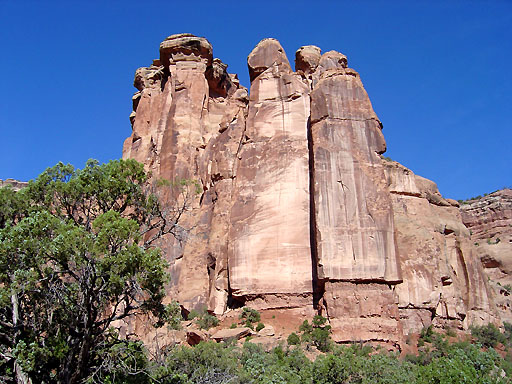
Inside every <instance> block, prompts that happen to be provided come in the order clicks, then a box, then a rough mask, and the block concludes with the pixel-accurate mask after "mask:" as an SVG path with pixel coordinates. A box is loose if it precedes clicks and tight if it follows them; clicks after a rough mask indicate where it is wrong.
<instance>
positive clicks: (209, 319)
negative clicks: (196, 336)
mask: <svg viewBox="0 0 512 384" xmlns="http://www.w3.org/2000/svg"><path fill="white" fill-rule="evenodd" d="M196 322H197V325H198V326H199V328H201V329H210V328H212V327H216V326H217V325H219V319H217V318H216V317H215V316H213V315H210V314H209V313H208V312H204V313H203V314H201V315H200V316H199V317H198V318H197V320H196Z"/></svg>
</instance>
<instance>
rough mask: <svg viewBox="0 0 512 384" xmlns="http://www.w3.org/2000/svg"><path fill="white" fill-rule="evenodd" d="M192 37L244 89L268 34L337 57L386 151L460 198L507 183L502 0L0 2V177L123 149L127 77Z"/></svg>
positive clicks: (505, 7)
mask: <svg viewBox="0 0 512 384" xmlns="http://www.w3.org/2000/svg"><path fill="white" fill-rule="evenodd" d="M182 32H190V33H194V34H196V35H200V36H204V37H206V38H208V40H209V41H210V42H211V43H212V45H213V49H214V56H216V57H219V58H220V59H221V60H223V61H224V62H225V63H227V64H228V65H229V71H230V72H232V73H238V75H239V77H240V78H241V81H242V83H243V84H244V85H246V86H248V85H249V80H248V73H247V66H246V57H247V55H248V53H249V52H250V51H251V50H252V48H253V47H254V46H255V45H256V44H257V43H258V41H259V40H261V39H262V38H265V37H275V38H277V39H278V40H279V41H280V42H281V44H282V45H283V47H284V48H285V50H286V52H287V54H288V58H289V59H290V62H293V59H294V53H295V50H296V49H297V48H299V47H300V46H301V45H307V44H314V45H318V46H319V47H320V48H322V50H323V51H328V50H333V49H334V50H337V51H340V52H342V53H344V54H345V55H347V57H348V60H349V66H350V67H352V68H354V69H356V70H357V71H358V72H359V73H360V74H361V78H362V80H363V83H364V85H365V88H366V90H367V91H368V93H369V95H370V99H371V101H372V103H373V107H374V109H375V111H376V112H377V115H378V116H379V117H380V119H381V120H382V122H383V124H384V135H385V137H386V141H387V144H388V152H387V155H388V156H390V157H391V158H393V159H395V160H397V161H399V162H401V163H402V164H404V165H405V166H407V167H409V168H411V169H412V170H413V171H414V172H415V173H416V174H419V175H422V176H424V177H427V178H429V179H432V180H434V181H435V182H436V183H437V184H438V186H439V189H440V190H441V193H443V195H445V196H446V197H451V198H456V199H464V198H468V197H471V196H475V195H480V194H483V193H484V192H491V191H494V190H496V189H500V188H502V187H503V186H511V185H512V150H511V148H512V96H511V95H512V64H511V63H512V1H439V2H436V1H417V0H415V1H404V2H393V1H357V2H344V1H332V2H331V1H324V2H318V3H317V2H312V1H298V0H294V1H289V2H288V1H277V0H275V1H262V0H260V1H257V2H252V1H242V0H240V1H207V2H206V1H205V2H202V1H176V2H175V1H152V2H144V1H137V2H134V1H133V2H132V1H108V2H107V1H83V2H79V1H62V2H54V1H23V0H17V1H9V0H7V1H6V0H0V41H1V42H2V46H1V54H0V68H1V71H0V73H1V74H2V82H1V84H2V88H1V93H0V138H1V143H2V146H1V150H0V157H1V158H0V179H6V178H15V179H19V180H28V179H31V178H34V177H36V176H37V175H38V174H39V173H40V172H42V171H43V170H44V169H45V168H47V167H49V166H52V165H54V164H56V163H57V162H58V161H62V162H65V163H72V164H73V165H75V166H77V167H82V166H83V165H84V163H85V161H86V160H87V159H89V158H96V159H99V160H100V161H102V162H104V161H108V160H109V159H116V158H120V157H121V150H122V143H123V140H124V139H125V138H126V137H127V136H128V135H129V134H130V132H131V127H130V123H129V120H128V115H129V114H130V112H131V96H132V94H133V92H134V91H135V89H134V88H133V86H132V82H133V74H134V71H135V69H137V67H141V66H147V65H149V64H150V63H151V60H152V59H153V58H157V57H158V46H159V43H160V41H161V40H163V39H164V38H165V37H166V36H168V35H171V34H175V33H182Z"/></svg>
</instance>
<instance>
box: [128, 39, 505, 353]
mask: <svg viewBox="0 0 512 384" xmlns="http://www.w3.org/2000/svg"><path fill="white" fill-rule="evenodd" d="M247 64H248V69H249V74H250V79H251V87H250V92H249V93H248V92H247V90H246V89H245V88H244V87H242V86H240V84H239V82H238V80H237V77H236V75H232V74H229V73H228V72H227V65H226V64H224V63H222V62H221V61H220V60H219V59H215V58H213V50H212V47H211V45H210V44H209V42H208V41H207V40H206V39H204V38H201V37H196V36H193V35H189V34H181V35H173V36H170V37H168V38H167V39H165V40H164V41H163V42H162V43H161V45H160V58H159V59H157V60H154V61H153V64H152V65H151V66H149V67H147V68H140V69H138V70H137V72H136V75H135V81H134V85H135V87H136V88H137V89H138V92H137V93H135V95H134V97H133V109H134V111H133V113H132V114H131V116H130V119H131V121H132V124H133V132H132V135H131V136H130V137H129V138H128V139H127V140H126V141H125V144H124V148H123V157H125V158H128V157H131V158H135V159H137V160H139V161H141V162H143V163H144V164H145V167H146V169H147V170H149V171H151V172H152V179H153V183H154V188H155V190H156V191H157V192H158V194H160V196H161V198H162V199H163V200H164V201H166V202H167V205H168V207H169V209H170V210H172V209H175V208H176V206H177V207H178V208H179V207H181V211H179V209H178V211H179V212H180V214H181V216H180V225H181V226H182V227H183V230H182V232H181V236H178V237H177V238H174V237H173V238H166V239H163V241H162V242H161V244H160V245H161V247H162V249H163V250H164V253H165V255H166V257H167V259H168V261H169V262H170V265H171V275H172V283H171V284H170V285H169V287H168V292H169V297H170V298H171V297H172V298H177V299H178V300H179V302H180V304H181V305H182V306H183V307H184V308H185V310H191V309H192V308H196V309H200V308H206V309H208V310H209V311H210V312H212V313H215V314H217V315H222V314H224V313H226V312H229V311H230V310H231V309H234V308H237V307H240V306H242V305H249V306H251V307H253V308H256V309H259V310H268V311H275V310H279V311H282V310H284V311H289V312H290V314H291V315H290V316H292V317H296V316H300V317H304V318H307V317H312V316H313V315H314V314H316V313H321V314H322V315H324V316H326V317H327V318H328V319H329V322H330V324H331V326H332V329H333V338H334V339H335V340H336V341H338V342H350V341H359V340H364V341H373V342H378V343H384V344H387V345H389V346H391V347H398V346H399V345H400V343H401V342H402V339H403V333H404V332H408V331H411V330H412V331H418V330H419V329H421V327H423V326H426V325H429V324H431V323H433V324H434V325H439V326H442V325H443V324H445V323H450V324H452V323H453V324H454V325H456V326H458V327H460V328H465V327H467V326H468V325H469V324H471V323H473V322H484V321H489V320H494V319H495V317H494V312H493V303H492V300H491V298H490V296H489V293H488V291H487V289H488V287H487V283H486V281H485V279H484V278H483V275H482V270H481V268H480V265H479V263H478V262H477V261H475V260H476V259H475V257H474V247H473V244H472V242H471V240H470V239H469V232H468V230H467V229H466V228H465V227H464V225H463V224H462V222H461V219H460V214H459V213H458V208H457V207H456V205H457V203H456V202H454V201H450V200H446V199H444V198H443V197H442V196H441V195H440V194H439V192H438V191H437V187H436V186H435V184H434V183H432V182H430V181H429V180H426V179H423V178H421V177H419V176H415V175H414V174H413V173H412V172H411V171H409V170H407V169H406V168H404V167H402V166H400V165H399V164H398V163H394V162H392V163H388V162H385V161H383V160H382V159H381V157H380V156H379V155H380V154H382V153H383V152H385V150H386V142H385V140H384V136H383V134H382V124H381V122H380V121H379V119H378V117H377V116H376V114H375V112H374V111H373V108H372V105H371V103H370V100H369V98H368V95H367V93H366V91H365V90H364V87H363V85H362V82H361V79H360V77H359V74H358V73H357V72H356V71H354V70H353V69H350V68H348V62H347V58H346V57H345V56H344V55H343V54H341V53H338V52H335V51H329V52H326V53H323V54H322V52H321V50H320V48H318V47H315V46H304V47H302V48H300V49H299V50H298V51H297V52H296V55H295V71H293V70H292V68H291V65H290V63H289V61H288V58H287V56H286V54H285V52H284V50H283V48H282V46H281V45H280V44H279V42H278V41H277V40H275V39H264V40H262V41H261V42H260V43H259V44H258V45H257V46H256V47H255V48H254V49H253V51H252V52H251V53H250V54H249V57H248V59H247ZM182 180H188V181H187V182H183V181H182ZM191 180H193V181H194V183H191V182H190V181H191ZM180 181H181V182H180ZM176 186H178V187H179V188H176ZM190 187H194V188H196V187H197V192H198V194H197V195H194V194H193V193H188V192H192V191H191V190H190Z"/></svg>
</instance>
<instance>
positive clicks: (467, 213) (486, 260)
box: [460, 189, 512, 323]
mask: <svg viewBox="0 0 512 384" xmlns="http://www.w3.org/2000/svg"><path fill="white" fill-rule="evenodd" d="M460 210H461V214H462V220H463V222H464V224H465V225H466V226H467V227H468V228H469V229H470V231H471V239H472V241H473V242H474V244H475V246H476V252H477V255H478V257H479V258H480V260H481V262H482V265H483V267H484V272H485V274H486V275H487V276H488V277H489V279H490V285H491V287H492V288H493V291H494V295H495V301H496V305H497V308H498V312H499V315H500V318H501V319H502V320H503V321H506V322H509V323H512V311H511V308H512V296H511V295H512V290H511V289H510V287H511V286H512V189H503V190H500V191H496V192H493V193H490V194H489V195H487V196H485V197H482V198H479V199H475V200H470V201H468V202H466V203H465V204H462V205H461V207H460Z"/></svg>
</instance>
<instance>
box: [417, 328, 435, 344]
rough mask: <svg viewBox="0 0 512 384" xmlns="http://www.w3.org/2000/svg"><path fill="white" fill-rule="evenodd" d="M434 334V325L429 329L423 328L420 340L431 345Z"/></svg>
mask: <svg viewBox="0 0 512 384" xmlns="http://www.w3.org/2000/svg"><path fill="white" fill-rule="evenodd" d="M433 334H434V330H433V329H432V325H429V326H428V327H423V328H422V329H421V331H420V339H421V340H423V341H424V342H426V343H431V342H432V335H433Z"/></svg>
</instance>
